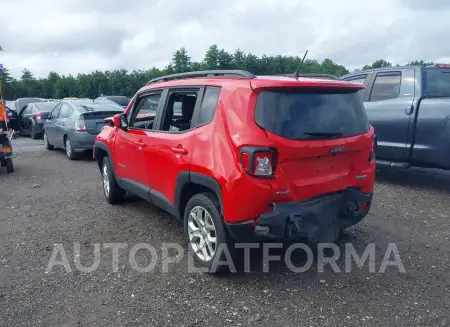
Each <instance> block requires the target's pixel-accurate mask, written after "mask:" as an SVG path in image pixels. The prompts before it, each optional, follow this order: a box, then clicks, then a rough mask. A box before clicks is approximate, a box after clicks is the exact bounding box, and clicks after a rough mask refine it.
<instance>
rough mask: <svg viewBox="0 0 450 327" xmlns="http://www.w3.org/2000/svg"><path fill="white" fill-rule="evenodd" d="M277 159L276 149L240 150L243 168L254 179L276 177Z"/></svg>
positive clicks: (252, 148) (254, 148)
mask: <svg viewBox="0 0 450 327" xmlns="http://www.w3.org/2000/svg"><path fill="white" fill-rule="evenodd" d="M277 159H278V154H277V150H276V149H275V148H269V147H257V146H245V147H243V148H241V150H240V162H241V166H242V168H244V170H245V171H246V172H247V174H249V175H251V176H254V177H260V178H272V177H274V176H275V168H276V165H277Z"/></svg>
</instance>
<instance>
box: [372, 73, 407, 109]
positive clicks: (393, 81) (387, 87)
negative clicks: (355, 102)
mask: <svg viewBox="0 0 450 327" xmlns="http://www.w3.org/2000/svg"><path fill="white" fill-rule="evenodd" d="M401 80H402V74H401V72H382V73H378V74H377V76H376V77H375V82H374V83H373V87H372V92H371V93H370V98H369V101H372V102H374V101H383V100H390V99H395V98H397V97H398V96H399V95H400V86H401Z"/></svg>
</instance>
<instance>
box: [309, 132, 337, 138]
mask: <svg viewBox="0 0 450 327" xmlns="http://www.w3.org/2000/svg"><path fill="white" fill-rule="evenodd" d="M303 134H305V135H308V136H313V137H314V136H317V137H319V138H327V139H332V138H336V137H340V136H342V133H341V132H303Z"/></svg>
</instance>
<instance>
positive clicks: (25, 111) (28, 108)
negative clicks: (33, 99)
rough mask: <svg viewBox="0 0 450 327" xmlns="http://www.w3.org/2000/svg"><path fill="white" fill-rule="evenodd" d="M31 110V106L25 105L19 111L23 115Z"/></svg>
mask: <svg viewBox="0 0 450 327" xmlns="http://www.w3.org/2000/svg"><path fill="white" fill-rule="evenodd" d="M30 112H31V106H29V105H27V106H25V108H24V109H23V110H22V112H21V113H20V115H21V116H25V115H28V114H29V113H30Z"/></svg>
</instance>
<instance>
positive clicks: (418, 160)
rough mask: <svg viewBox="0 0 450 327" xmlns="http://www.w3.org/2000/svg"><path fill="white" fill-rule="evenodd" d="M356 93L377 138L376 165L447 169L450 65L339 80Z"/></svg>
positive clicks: (376, 72)
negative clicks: (352, 85)
mask: <svg viewBox="0 0 450 327" xmlns="http://www.w3.org/2000/svg"><path fill="white" fill-rule="evenodd" d="M341 79H343V80H345V81H349V82H350V81H351V82H353V83H361V84H364V85H365V87H366V88H365V89H364V90H361V91H360V96H361V98H362V100H363V102H364V106H365V108H366V112H367V116H368V118H369V121H370V123H371V125H372V126H373V127H374V129H375V133H376V135H377V152H376V158H377V165H378V166H389V167H393V168H408V167H410V166H419V167H427V168H442V169H450V65H448V64H437V65H435V66H426V67H424V66H402V67H398V66H397V67H388V68H377V69H370V70H364V71H358V72H354V73H350V74H347V75H345V76H342V77H341Z"/></svg>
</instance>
